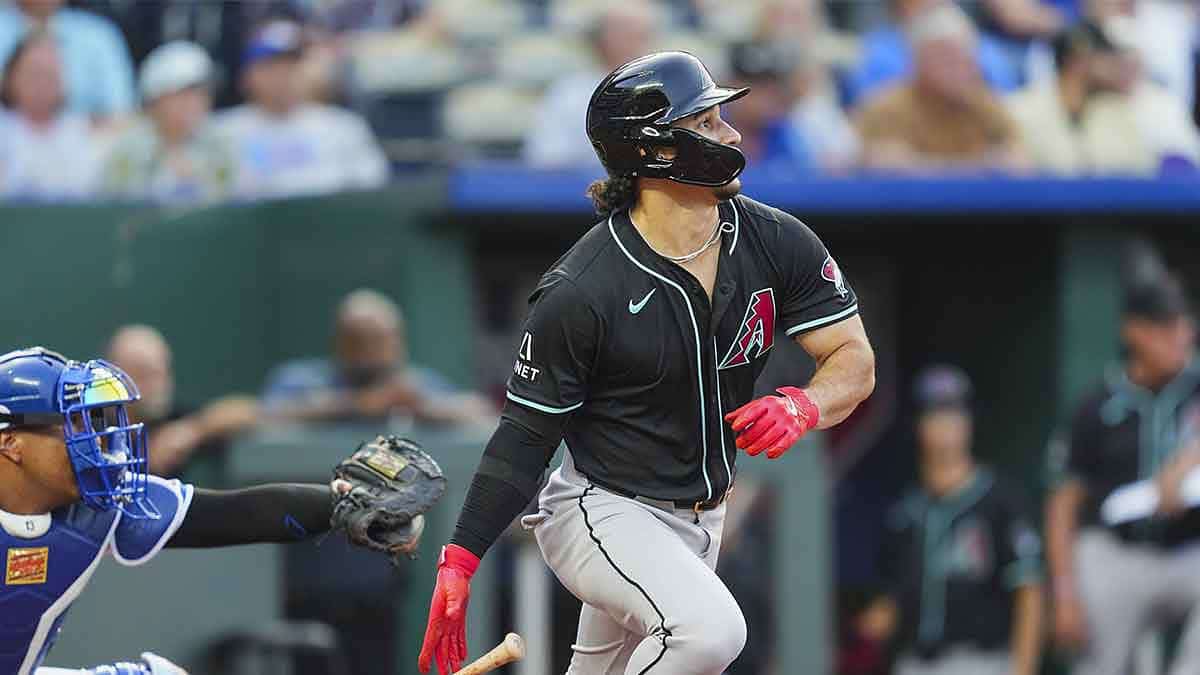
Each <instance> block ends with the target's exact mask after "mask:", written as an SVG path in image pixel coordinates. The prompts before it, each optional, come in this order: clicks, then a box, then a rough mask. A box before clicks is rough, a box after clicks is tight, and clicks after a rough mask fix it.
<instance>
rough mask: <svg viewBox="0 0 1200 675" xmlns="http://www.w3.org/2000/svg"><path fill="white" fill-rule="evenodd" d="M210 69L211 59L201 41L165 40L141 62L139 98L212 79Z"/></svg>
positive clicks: (152, 96)
mask: <svg viewBox="0 0 1200 675" xmlns="http://www.w3.org/2000/svg"><path fill="white" fill-rule="evenodd" d="M212 71H213V66H212V59H210V58H209V57H208V52H206V51H204V48H203V47H201V46H200V45H197V44H194V43H192V42H184V41H176V42H168V43H167V44H165V45H162V46H160V47H157V48H155V50H154V51H152V52H150V54H149V55H148V56H147V57H146V60H145V61H143V62H142V69H141V74H140V78H139V80H140V85H141V89H142V101H144V102H146V103H149V102H150V101H153V100H154V99H156V98H158V97H159V96H163V95H165V94H172V93H174V92H177V91H182V90H184V89H187V88H189V87H195V86H197V85H202V84H206V83H208V81H209V80H211V79H212Z"/></svg>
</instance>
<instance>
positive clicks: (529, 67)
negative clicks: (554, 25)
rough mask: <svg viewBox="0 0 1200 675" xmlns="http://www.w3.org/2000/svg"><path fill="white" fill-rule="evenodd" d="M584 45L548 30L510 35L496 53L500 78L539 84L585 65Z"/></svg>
mask: <svg viewBox="0 0 1200 675" xmlns="http://www.w3.org/2000/svg"><path fill="white" fill-rule="evenodd" d="M589 58H590V57H589V56H588V50H587V47H586V46H585V45H584V44H582V43H581V42H580V41H579V40H576V39H573V38H570V37H567V36H563V35H557V34H550V33H528V34H526V35H522V36H518V37H514V38H513V39H511V40H509V41H508V42H506V43H505V44H504V45H502V46H501V47H500V50H499V52H498V53H497V54H496V70H497V74H498V75H499V76H500V78H501V79H503V80H505V81H507V82H512V83H514V84H517V85H521V86H527V87H541V86H545V85H547V84H549V83H550V82H552V81H554V80H557V79H558V78H560V77H562V76H563V75H566V74H570V73H572V72H574V71H578V70H582V69H584V68H586V67H587V66H588V64H589Z"/></svg>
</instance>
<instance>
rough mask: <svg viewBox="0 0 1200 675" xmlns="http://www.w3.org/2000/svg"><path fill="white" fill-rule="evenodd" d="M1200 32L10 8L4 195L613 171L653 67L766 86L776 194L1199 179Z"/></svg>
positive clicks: (290, 4) (485, 9)
mask: <svg viewBox="0 0 1200 675" xmlns="http://www.w3.org/2000/svg"><path fill="white" fill-rule="evenodd" d="M1198 27H1200V18H1198V16H1197V9H1196V5H1195V3H1193V2H1190V1H1189V0H957V1H955V0H850V1H847V0H743V1H740V2H736V3H733V2H716V1H712V0H614V1H611V2H608V1H602V0H438V1H433V0H263V1H262V2H254V3H236V2H219V3H214V2H202V1H198V0H163V1H162V2H155V3H128V2H117V1H116V0H75V1H73V2H64V0H6V1H5V2H4V3H3V4H0V63H3V73H2V78H3V79H2V80H0V106H2V108H3V109H2V110H0V195H3V196H4V197H5V198H6V199H10V200H64V199H99V198H113V199H128V200H139V201H146V200H149V201H156V202H167V203H174V204H197V203H207V202H212V201H215V200H222V199H257V198H269V197H282V196H293V195H305V194H320V193H325V192H332V191H337V190H346V189H356V188H370V187H375V186H378V185H380V184H382V183H384V182H386V180H387V179H388V176H389V173H390V172H391V171H393V170H396V169H397V168H401V169H402V168H405V167H408V166H412V165H426V164H430V163H445V162H455V161H461V160H464V159H470V158H478V157H484V158H496V157H499V158H522V159H523V160H524V161H526V162H528V163H529V164H531V165H534V166H537V167H545V168H552V169H559V168H571V169H583V170H591V171H593V172H598V171H599V170H600V168H599V165H598V163H597V161H596V159H595V156H594V153H593V152H592V150H591V147H590V145H589V144H588V142H587V139H586V135H585V133H584V119H583V118H584V110H585V107H586V103H587V100H588V98H589V96H590V93H591V91H592V89H593V88H594V86H595V84H596V83H597V82H598V81H599V79H600V78H601V77H602V76H603V74H604V73H606V72H607V71H608V70H610V69H612V68H613V67H614V66H616V65H619V64H621V63H623V62H625V61H627V60H629V59H631V58H633V57H636V56H638V55H641V54H644V53H646V52H648V51H652V50H656V49H683V50H686V51H691V52H693V53H696V54H697V55H698V56H700V57H701V58H702V59H703V60H705V61H706V62H707V63H708V64H709V65H710V67H711V68H712V69H713V70H714V72H715V74H716V75H717V76H718V77H719V78H721V79H725V80H729V81H732V82H733V83H735V84H740V85H749V86H752V87H753V88H754V90H755V94H754V95H753V96H750V97H747V98H745V99H743V100H742V101H740V102H738V103H735V104H731V105H730V106H729V109H728V111H727V114H728V116H729V117H730V119H731V120H732V121H733V123H734V124H735V126H737V127H738V128H739V129H740V131H741V132H742V136H743V142H742V143H743V149H744V150H745V151H746V154H747V155H748V156H749V157H750V160H751V164H752V166H756V167H757V168H758V169H759V170H762V171H782V172H788V173H789V174H792V175H796V174H801V175H802V174H805V173H826V174H845V173H848V172H851V171H884V172H908V173H914V172H915V173H931V172H938V173H944V172H958V173H961V172H980V171H985V172H1016V173H1023V174H1024V173H1034V172H1041V173H1051V174H1057V175H1068V176H1078V175H1092V174H1118V175H1134V176H1154V175H1160V174H1163V173H1169V174H1180V173H1190V172H1193V171H1195V169H1196V167H1197V166H1200V135H1198V133H1197V126H1196V121H1195V120H1196V117H1197V114H1196V111H1197V101H1196V96H1195V75H1196V71H1197V66H1196V64H1197V58H1196V54H1197V28H1198Z"/></svg>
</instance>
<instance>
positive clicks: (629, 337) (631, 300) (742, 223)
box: [508, 197, 858, 500]
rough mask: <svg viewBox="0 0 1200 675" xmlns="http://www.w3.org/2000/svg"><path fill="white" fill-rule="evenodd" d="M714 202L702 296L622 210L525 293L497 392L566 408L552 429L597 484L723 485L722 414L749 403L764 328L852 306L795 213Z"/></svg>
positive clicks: (766, 347)
mask: <svg viewBox="0 0 1200 675" xmlns="http://www.w3.org/2000/svg"><path fill="white" fill-rule="evenodd" d="M718 211H719V214H720V219H721V228H722V235H721V241H720V243H719V246H720V254H719V255H720V260H719V263H718V268H717V276H716V282H715V284H714V287H713V298H712V301H711V302H710V301H709V298H708V295H707V293H705V291H704V289H703V288H702V287H701V285H700V283H699V281H697V280H696V278H695V277H693V276H692V275H691V274H690V273H689V272H687V271H686V270H684V269H683V268H682V267H679V266H678V265H675V264H674V263H671V262H670V261H668V260H666V259H665V258H663V257H662V256H660V255H658V254H656V253H655V252H654V251H653V250H652V249H651V248H650V246H649V245H648V244H647V243H646V241H645V240H644V239H642V237H641V235H640V234H639V233H638V231H637V229H636V228H635V227H634V226H633V223H632V221H631V220H630V216H629V213H628V211H622V212H619V213H616V214H613V215H612V216H611V217H609V218H608V219H606V220H604V221H602V222H600V223H598V224H597V225H596V226H595V227H593V228H592V229H591V230H590V231H589V232H588V233H587V234H585V235H584V236H583V237H582V238H581V239H580V240H579V241H578V242H577V243H576V244H575V246H573V247H572V248H571V250H570V251H568V252H567V254H566V255H564V256H563V257H562V258H561V259H560V260H559V261H558V262H557V263H555V264H554V266H553V267H552V268H551V269H550V271H549V272H547V273H546V274H545V275H544V276H543V277H542V279H541V281H540V283H539V284H538V286H537V289H536V290H535V291H534V293H533V295H532V298H531V300H530V303H531V308H530V312H529V316H528V318H527V319H526V321H525V325H524V334H523V337H522V340H521V344H520V348H519V350H518V354H517V360H516V363H515V365H514V367H513V374H512V376H511V377H510V378H509V381H508V398H509V399H510V400H511V401H513V402H515V403H517V404H520V405H522V406H525V407H527V408H531V409H534V410H537V411H540V412H543V413H550V414H555V415H571V419H570V420H568V422H567V424H566V425H565V429H566V431H565V434H564V440H565V441H566V444H567V447H568V448H569V450H570V452H571V455H572V457H573V458H574V461H575V465H576V467H577V468H578V469H579V470H580V471H581V472H582V473H583V474H584V475H586V476H588V477H589V478H590V479H591V480H593V481H595V482H596V483H597V484H599V485H601V486H604V487H608V488H610V489H615V490H618V491H624V492H628V493H633V494H637V495H642V496H647V497H654V498H658V499H674V500H705V499H711V498H713V497H720V496H722V495H724V493H725V491H726V490H727V489H728V488H729V486H730V485H731V484H732V481H733V474H734V459H735V457H736V454H737V453H736V447H735V445H734V436H733V433H732V431H731V430H730V428H729V425H727V424H725V422H724V421H723V419H722V418H723V417H724V416H725V414H726V413H727V412H729V411H732V410H734V409H735V408H737V407H739V406H741V405H743V404H745V403H746V402H747V401H749V400H750V397H751V395H752V393H753V389H754V380H755V378H757V377H758V375H759V373H760V372H761V371H762V368H763V366H764V364H765V363H766V358H767V355H768V353H769V352H770V350H771V346H772V345H773V344H774V341H775V339H776V333H777V329H778V332H780V333H783V334H785V335H787V336H795V335H799V334H801V333H804V332H806V331H811V330H814V329H817V328H821V327H823V326H828V325H831V324H833V323H836V322H838V321H842V320H844V319H847V318H849V317H852V316H854V315H855V314H856V313H857V312H858V302H857V300H856V298H855V295H854V292H853V291H852V290H851V289H850V287H849V286H848V285H847V284H846V281H845V279H844V278H843V277H842V274H841V271H840V270H839V269H838V266H837V264H836V263H835V262H834V260H833V258H832V257H830V255H829V253H828V252H827V251H826V250H825V246H824V245H823V244H822V243H821V241H820V240H819V239H818V238H817V237H816V235H814V234H813V233H812V231H811V230H809V229H808V227H806V226H805V225H804V224H803V223H801V222H800V221H799V220H797V219H795V218H794V217H792V216H790V215H788V214H786V213H783V212H782V211H779V210H777V209H774V208H771V207H768V206H765V205H763V204H760V203H758V202H755V201H753V200H751V199H748V198H745V197H735V198H734V199H732V200H728V201H725V202H722V203H721V204H720V205H719V209H718Z"/></svg>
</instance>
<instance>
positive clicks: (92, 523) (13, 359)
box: [0, 347, 446, 675]
mask: <svg viewBox="0 0 1200 675" xmlns="http://www.w3.org/2000/svg"><path fill="white" fill-rule="evenodd" d="M137 399H138V391H137V387H136V386H135V385H134V383H133V381H132V380H131V379H130V378H129V376H128V375H126V374H125V373H124V372H122V371H121V370H120V369H119V368H117V367H116V366H114V365H112V364H110V363H107V362H105V361H101V360H93V361H87V362H79V361H70V360H68V359H66V358H64V357H63V356H61V355H59V354H57V353H55V352H52V351H49V350H46V349H43V348H41V347H35V348H33V349H25V350H20V351H14V352H9V353H8V354H4V355H2V356H0V562H2V563H3V564H4V565H5V568H4V584H3V585H0V617H3V621H0V673H16V674H17V675H29V674H30V673H32V672H34V671H35V670H36V669H38V666H39V665H40V664H41V663H42V661H43V660H44V659H45V657H46V653H47V652H48V651H49V650H50V647H51V645H53V643H54V641H55V639H56V638H57V636H58V633H59V630H60V628H61V625H62V621H63V617H64V616H65V614H66V611H67V609H69V608H70V606H71V603H72V602H73V601H74V600H75V598H76V597H78V595H79V593H80V592H81V591H82V590H83V588H84V586H86V585H87V582H88V580H89V579H90V578H91V576H92V573H93V572H95V570H96V567H97V566H98V565H99V563H100V560H101V558H102V557H103V556H104V555H105V554H106V553H110V552H111V554H112V556H113V557H114V558H116V560H117V562H119V563H121V564H124V565H131V566H133V565H141V564H142V563H145V562H146V561H148V560H150V559H151V558H152V557H154V555H155V554H156V553H158V552H159V551H160V550H162V548H163V547H168V546H169V547H174V548H208V547H217V546H231V545H235V544H251V543H263V542H291V541H297V540H301V539H307V538H310V537H312V536H314V535H316V534H319V533H321V532H325V531H327V530H329V529H331V528H332V529H341V530H344V531H345V532H346V534H347V536H348V537H349V538H350V539H351V540H352V541H353V542H354V543H356V544H359V545H362V546H366V547H369V548H371V549H373V550H378V551H380V552H382V553H384V554H385V555H387V556H389V557H390V558H391V559H392V561H393V562H394V563H396V562H398V561H399V559H400V557H401V556H405V555H411V554H412V552H413V551H414V550H415V548H416V546H417V544H418V543H419V540H420V536H421V529H422V526H423V519H422V517H421V514H422V513H423V512H425V511H427V510H428V509H429V508H430V507H431V506H432V505H433V503H434V502H435V501H437V499H438V498H439V497H440V496H441V494H442V492H443V491H444V490H445V485H446V483H445V478H444V477H443V476H442V473H441V469H440V468H439V467H438V465H437V463H436V462H434V460H433V459H432V458H430V457H429V456H428V455H427V454H425V453H424V452H423V451H422V450H421V449H420V448H419V447H418V446H417V445H416V444H415V443H413V442H411V441H407V440H403V439H399V438H395V437H383V436H381V437H378V438H376V439H375V440H373V441H370V442H368V443H364V444H362V445H361V446H359V448H358V449H357V450H356V451H355V452H354V454H353V455H352V456H351V457H350V458H349V459H347V460H346V461H344V462H342V463H341V464H340V465H339V466H338V467H337V469H336V470H335V472H334V478H333V480H332V482H331V483H330V485H305V484H271V485H258V486H254V487H249V488H245V489H241V490H233V491H215V490H205V489H202V488H195V487H193V486H191V485H187V484H184V483H181V482H180V481H178V480H170V481H168V480H164V479H162V478H159V477H157V476H150V475H148V474H147V470H146V466H147V464H146V457H147V447H146V434H145V429H144V428H143V427H142V425H141V424H133V423H131V422H130V420H129V411H128V406H129V404H131V403H133V402H134V401H136V400H137ZM145 672H151V670H150V669H149V668H147V669H146V671H145Z"/></svg>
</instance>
